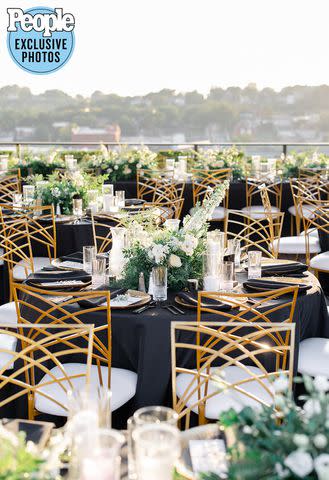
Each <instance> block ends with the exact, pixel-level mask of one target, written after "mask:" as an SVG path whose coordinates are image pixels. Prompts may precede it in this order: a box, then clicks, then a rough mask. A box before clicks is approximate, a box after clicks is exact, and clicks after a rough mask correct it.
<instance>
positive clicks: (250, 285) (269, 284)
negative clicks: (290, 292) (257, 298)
mask: <svg viewBox="0 0 329 480" xmlns="http://www.w3.org/2000/svg"><path fill="white" fill-rule="evenodd" d="M296 286H299V290H298V293H299V294H304V293H306V292H307V290H309V289H310V288H312V285H305V284H302V283H300V284H297V283H289V282H274V281H271V280H262V279H261V278H260V279H258V278H255V279H253V280H248V281H246V282H244V283H243V288H244V289H245V290H247V292H253V293H262V292H268V291H270V290H278V289H280V288H286V287H296Z"/></svg>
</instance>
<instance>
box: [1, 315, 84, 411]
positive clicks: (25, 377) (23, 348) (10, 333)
mask: <svg viewBox="0 0 329 480" xmlns="http://www.w3.org/2000/svg"><path fill="white" fill-rule="evenodd" d="M7 326H8V325H6V324H0V336H1V337H3V336H6V337H7V339H10V338H11V339H12V340H14V341H16V342H17V347H16V351H12V350H8V349H6V348H3V347H1V346H0V357H1V359H4V362H1V365H0V392H1V389H3V388H5V387H6V386H8V385H12V386H14V387H15V390H14V392H13V393H10V394H6V396H4V395H1V398H0V408H2V407H5V406H6V405H8V404H10V403H11V402H13V401H15V400H17V399H18V398H20V397H25V398H26V400H27V405H28V418H29V419H30V420H33V419H34V418H35V416H36V415H38V413H39V412H38V411H37V410H36V400H37V399H38V397H46V398H47V399H48V401H49V402H51V403H53V404H54V405H55V404H56V406H57V407H58V406H59V407H61V408H62V409H65V410H67V405H64V404H62V403H60V400H58V399H56V400H55V399H54V398H52V397H51V396H50V395H47V393H46V392H45V391H44V387H45V384H47V386H53V385H56V386H58V389H62V390H63V391H64V392H65V393H66V394H67V392H68V390H73V391H74V383H73V381H74V380H76V379H77V378H78V379H79V383H80V384H81V385H86V386H88V385H89V380H90V366H91V359H92V346H93V326H92V325H53V326H52V327H51V329H49V325H46V324H41V323H39V324H37V325H35V324H33V323H31V324H29V325H26V324H23V323H19V322H18V323H17V324H13V325H11V328H13V329H14V330H7V329H6V327H7ZM79 345H80V346H79ZM77 355H79V357H80V361H81V360H83V364H84V368H83V369H82V370H80V372H79V373H78V374H75V375H71V374H70V373H69V372H67V371H66V370H65V367H64V365H63V363H62V362H63V359H65V361H66V362H67V361H70V360H72V359H73V358H74V357H76V356H77ZM12 366H14V368H12ZM54 367H56V369H57V371H58V372H59V375H58V376H54V374H53V373H52V369H53V368H54ZM42 379H44V381H42Z"/></svg>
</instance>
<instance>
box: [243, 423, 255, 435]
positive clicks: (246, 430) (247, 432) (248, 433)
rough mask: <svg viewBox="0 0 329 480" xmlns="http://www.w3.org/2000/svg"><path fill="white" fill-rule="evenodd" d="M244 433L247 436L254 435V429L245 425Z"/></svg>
mask: <svg viewBox="0 0 329 480" xmlns="http://www.w3.org/2000/svg"><path fill="white" fill-rule="evenodd" d="M242 431H243V433H245V434H246V435H251V434H252V433H253V429H252V427H250V426H249V425H245V426H244V427H243V429H242Z"/></svg>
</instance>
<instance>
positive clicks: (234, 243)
mask: <svg viewBox="0 0 329 480" xmlns="http://www.w3.org/2000/svg"><path fill="white" fill-rule="evenodd" d="M227 252H228V254H229V255H233V261H234V266H235V268H240V261H241V242H240V240H238V239H237V238H231V239H230V240H228V242H227Z"/></svg>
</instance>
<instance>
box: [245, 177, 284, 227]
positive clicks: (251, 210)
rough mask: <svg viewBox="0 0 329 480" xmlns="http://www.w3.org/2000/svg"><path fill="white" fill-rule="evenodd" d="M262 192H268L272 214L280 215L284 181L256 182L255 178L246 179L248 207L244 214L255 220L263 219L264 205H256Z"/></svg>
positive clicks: (259, 180) (258, 180) (266, 180)
mask: <svg viewBox="0 0 329 480" xmlns="http://www.w3.org/2000/svg"><path fill="white" fill-rule="evenodd" d="M260 190H262V191H263V192H264V191H265V190H266V192H267V195H268V200H269V205H268V207H271V212H272V213H279V212H280V211H281V202H282V181H281V180H280V181H279V182H278V181H269V180H268V179H265V180H261V179H257V180H256V179H253V178H247V179H246V206H245V207H244V208H242V212H244V213H246V214H247V215H249V216H250V217H253V218H257V219H261V218H263V216H264V207H263V205H257V204H256V205H255V202H257V200H258V199H259V197H260Z"/></svg>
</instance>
